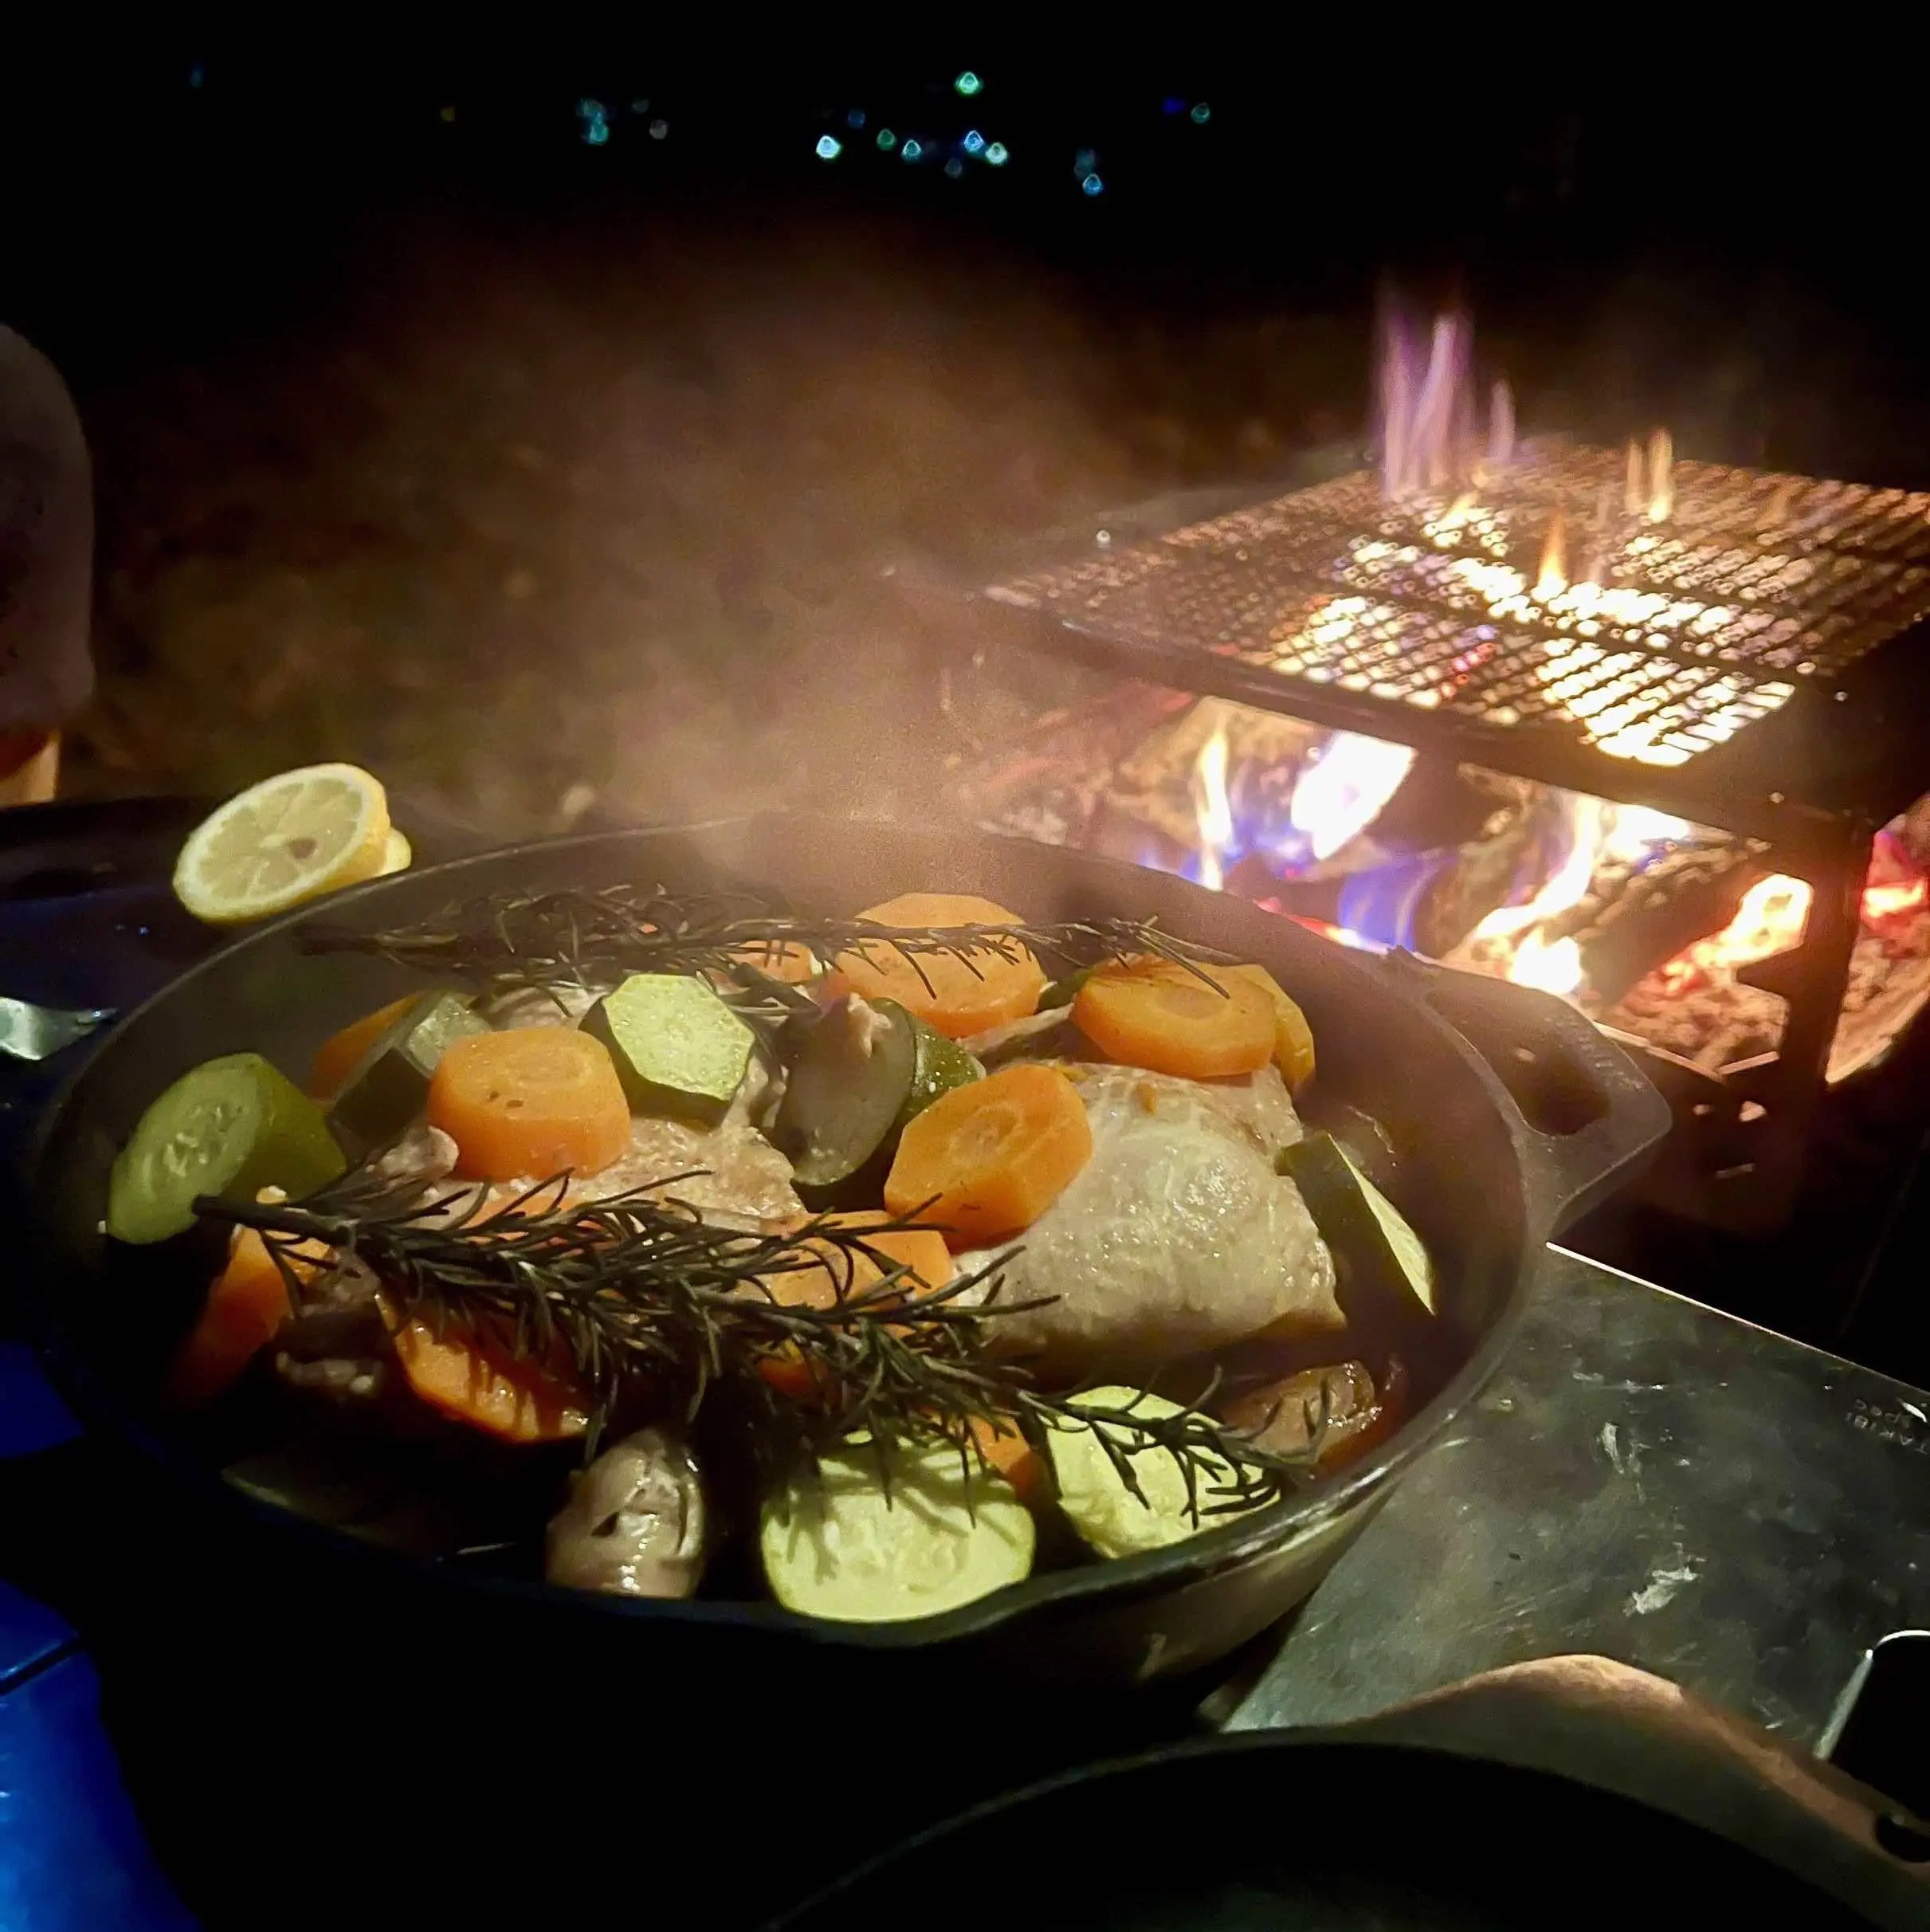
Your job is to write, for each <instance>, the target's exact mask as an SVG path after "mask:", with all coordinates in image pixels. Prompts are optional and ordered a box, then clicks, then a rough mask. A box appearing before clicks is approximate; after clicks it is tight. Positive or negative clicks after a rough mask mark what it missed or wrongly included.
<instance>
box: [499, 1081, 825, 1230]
mask: <svg viewBox="0 0 1930 1932" xmlns="http://www.w3.org/2000/svg"><path fill="white" fill-rule="evenodd" d="M754 1104H755V1101H754V1098H753V1097H752V1095H751V1087H750V1083H749V1082H746V1084H745V1086H744V1088H743V1090H742V1091H740V1092H739V1094H738V1095H737V1098H736V1099H735V1100H733V1101H732V1102H731V1104H730V1106H729V1108H728V1110H727V1111H726V1113H725V1114H724V1117H723V1119H722V1120H720V1121H718V1123H717V1124H716V1126H714V1127H700V1126H698V1125H696V1124H695V1123H694V1122H692V1121H673V1120H661V1119H657V1118H656V1117H653V1116H651V1115H649V1114H640V1115H638V1116H637V1118H636V1119H634V1120H633V1121H631V1122H630V1152H629V1153H627V1154H620V1155H619V1156H618V1157H617V1159H616V1160H614V1162H613V1163H612V1164H610V1166H608V1167H606V1168H604V1169H603V1170H602V1172H600V1173H597V1174H593V1175H590V1176H589V1177H588V1178H587V1179H586V1180H584V1181H583V1183H582V1184H581V1185H580V1186H578V1187H575V1188H571V1191H570V1192H571V1197H572V1198H573V1199H575V1200H603V1199H606V1197H608V1196H610V1195H612V1194H622V1193H623V1192H626V1190H627V1189H629V1188H640V1187H641V1186H643V1185H644V1184H645V1183H646V1182H648V1181H654V1180H669V1179H670V1178H671V1177H672V1176H673V1175H681V1176H684V1177H685V1178H683V1179H682V1180H679V1181H678V1182H677V1185H676V1186H675V1187H673V1188H669V1189H668V1190H667V1192H669V1193H670V1194H673V1195H674V1196H676V1197H677V1199H678V1200H681V1201H688V1203H689V1204H690V1205H691V1206H692V1207H693V1208H696V1210H697V1211H698V1212H699V1213H700V1215H703V1217H704V1219H705V1220H706V1221H710V1222H713V1223H716V1225H718V1226H719V1227H738V1228H742V1229H743V1230H744V1231H747V1232H750V1233H758V1232H762V1231H765V1230H767V1229H769V1228H775V1227H785V1226H787V1225H788V1224H789V1223H791V1222H792V1221H794V1220H795V1219H797V1217H798V1215H801V1214H802V1212H803V1211H804V1207H803V1204H802V1202H801V1201H800V1200H798V1196H797V1192H796V1191H795V1190H794V1188H792V1186H791V1184H790V1162H789V1161H788V1160H786V1159H785V1158H784V1156H783V1155H782V1154H780V1153H779V1152H778V1150H777V1149H775V1147H773V1146H772V1145H771V1143H770V1142H769V1141H767V1140H766V1139H765V1138H764V1137H763V1135H762V1134H761V1133H759V1132H758V1130H757V1129H755V1127H753V1126H752V1125H751V1106H752V1105H754ZM499 1192H501V1190H499Z"/></svg>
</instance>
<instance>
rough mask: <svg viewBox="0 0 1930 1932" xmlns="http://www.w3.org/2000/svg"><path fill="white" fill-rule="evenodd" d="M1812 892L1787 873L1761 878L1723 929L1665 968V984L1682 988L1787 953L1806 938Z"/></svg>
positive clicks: (1677, 989) (1725, 976)
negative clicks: (1780, 953)
mask: <svg viewBox="0 0 1930 1932" xmlns="http://www.w3.org/2000/svg"><path fill="white" fill-rule="evenodd" d="M1814 896H1815V895H1814V893H1813V892H1812V891H1811V889H1810V885H1809V884H1808V882H1807V881H1806V880H1803V879H1796V878H1791V877H1790V876H1789V874H1787V873H1785V872H1772V873H1771V874H1770V875H1769V877H1768V878H1766V879H1758V880H1757V881H1756V882H1755V884H1754V885H1752V886H1751V887H1750V888H1749V889H1748V891H1747V892H1746V893H1744V894H1743V902H1742V904H1741V905H1740V906H1738V907H1737V908H1736V917H1734V918H1733V919H1732V920H1731V921H1729V923H1728V925H1726V926H1724V928H1723V929H1722V930H1721V931H1720V933H1711V934H1710V936H1709V937H1708V938H1707V939H1699V940H1697V941H1696V943H1695V944H1693V946H1691V947H1689V949H1688V950H1687V951H1686V952H1679V953H1677V955H1676V956H1675V957H1674V958H1673V959H1672V960H1669V963H1668V964H1667V965H1665V967H1663V968H1662V969H1661V976H1662V984H1663V986H1664V987H1665V988H1666V989H1667V990H1668V991H1669V992H1672V993H1679V992H1683V991H1684V990H1685V989H1686V988H1689V987H1691V986H1694V985H1697V984H1700V983H1701V982H1704V981H1709V980H1724V979H1728V978H1730V977H1732V976H1733V975H1734V973H1735V972H1736V968H1737V967H1739V966H1748V965H1751V964H1754V963H1755V961H1756V960H1766V959H1768V958H1770V957H1771V956H1773V955H1774V954H1776V953H1779V952H1788V950H1789V949H1790V948H1791V946H1794V945H1796V944H1799V942H1800V941H1801V940H1802V938H1803V929H1804V927H1805V926H1806V925H1808V924H1809V919H1810V901H1811V899H1812V898H1814Z"/></svg>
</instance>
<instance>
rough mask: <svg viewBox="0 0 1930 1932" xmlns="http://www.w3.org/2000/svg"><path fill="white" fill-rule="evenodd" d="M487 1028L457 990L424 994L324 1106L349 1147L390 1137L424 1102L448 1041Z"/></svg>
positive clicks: (397, 1131)
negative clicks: (326, 1106) (327, 1105)
mask: <svg viewBox="0 0 1930 1932" xmlns="http://www.w3.org/2000/svg"><path fill="white" fill-rule="evenodd" d="M488 1031H489V1023H488V1021H487V1020H486V1019H484V1018H483V1017H482V1016H481V1015H480V1014H479V1013H477V1011H476V1010H475V1008H474V1007H473V1006H471V1004H470V1003H469V1000H468V999H465V997H464V996H463V995H461V993H454V992H437V993H424V994H423V995H422V996H421V997H420V998H419V999H414V1000H412V1001H411V1002H410V1005H409V1007H408V1009H407V1011H405V1012H403V1013H402V1014H401V1015H399V1016H398V1018H397V1019H396V1020H395V1023H394V1025H392V1026H391V1027H389V1029H388V1030H387V1031H386V1032H385V1033H384V1034H383V1035H382V1037H381V1038H380V1039H378V1040H377V1041H376V1042H375V1045H374V1046H372V1047H370V1049H369V1050H368V1051H367V1053H365V1054H363V1056H362V1058H360V1059H359V1061H357V1062H356V1063H355V1066H353V1067H352V1068H351V1070H350V1071H349V1073H348V1075H347V1078H345V1079H344V1080H343V1082H342V1090H341V1092H340V1093H339V1094H337V1095H336V1096H335V1105H333V1106H332V1107H331V1108H330V1109H329V1110H328V1118H329V1121H330V1123H331V1125H333V1126H334V1127H335V1129H336V1130H337V1131H338V1132H339V1133H341V1134H343V1135H344V1136H345V1137H347V1140H348V1141H349V1143H350V1145H351V1146H356V1147H365V1148H366V1147H379V1146H381V1145H382V1144H383V1143H384V1142H385V1141H392V1140H394V1137H396V1135H398V1133H401V1132H402V1129H404V1128H405V1127H406V1126H407V1125H409V1123H410V1121H413V1120H414V1119H415V1118H416V1117H418V1115H419V1114H420V1113H422V1109H424V1108H425V1107H426V1105H428V1104H429V1082H430V1076H431V1075H432V1074H433V1073H434V1072H435V1070H436V1062H437V1061H439V1060H440V1059H441V1058H442V1054H443V1052H444V1050H445V1048H446V1047H448V1046H449V1043H450V1041H452V1040H457V1039H461V1038H462V1037H463V1036H464V1035H466V1034H470V1033H487V1032H488Z"/></svg>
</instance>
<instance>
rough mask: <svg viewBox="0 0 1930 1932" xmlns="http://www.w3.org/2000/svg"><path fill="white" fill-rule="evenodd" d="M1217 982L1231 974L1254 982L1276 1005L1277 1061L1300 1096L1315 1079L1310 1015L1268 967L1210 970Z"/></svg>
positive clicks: (1275, 1049)
mask: <svg viewBox="0 0 1930 1932" xmlns="http://www.w3.org/2000/svg"><path fill="white" fill-rule="evenodd" d="M1206 970H1207V972H1210V973H1211V974H1212V975H1213V976H1214V979H1216V980H1224V979H1225V978H1226V976H1227V975H1228V974H1229V973H1232V974H1234V975H1236V976H1238V977H1239V978H1240V979H1242V980H1252V981H1253V984H1254V985H1256V986H1257V987H1258V988H1260V990H1261V992H1263V993H1265V995H1266V996H1267V998H1268V999H1270V1000H1272V1001H1273V1058H1274V1061H1275V1062H1276V1064H1277V1066H1279V1068H1280V1070H1281V1073H1282V1074H1284V1075H1285V1077H1286V1082H1287V1086H1288V1087H1289V1090H1291V1091H1292V1092H1293V1093H1296V1094H1297V1093H1298V1092H1299V1091H1300V1089H1301V1088H1302V1087H1304V1086H1305V1085H1306V1084H1307V1082H1308V1081H1309V1080H1311V1079H1312V1078H1313V1029H1312V1027H1309V1026H1308V1024H1307V1015H1305V1014H1304V1013H1303V1012H1302V1011H1300V1007H1298V1006H1297V1005H1296V1003H1294V1002H1293V1000H1292V999H1289V998H1288V996H1287V995H1286V994H1285V993H1284V992H1281V989H1280V982H1279V981H1278V980H1276V979H1275V978H1274V977H1273V975H1272V974H1271V973H1270V972H1268V971H1267V969H1266V968H1265V967H1264V966H1209V967H1208V968H1206Z"/></svg>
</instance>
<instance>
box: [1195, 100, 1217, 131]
mask: <svg viewBox="0 0 1930 1932" xmlns="http://www.w3.org/2000/svg"><path fill="white" fill-rule="evenodd" d="M1212 118H1213V110H1212V108H1210V107H1208V106H1207V105H1206V103H1205V102H1204V101H1203V100H1202V101H1201V102H1200V103H1199V104H1198V105H1197V106H1196V107H1195V108H1194V110H1193V119H1194V122H1195V123H1196V124H1198V126H1200V127H1202V128H1203V127H1205V126H1206V123H1207V122H1208V121H1210V120H1212Z"/></svg>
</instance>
